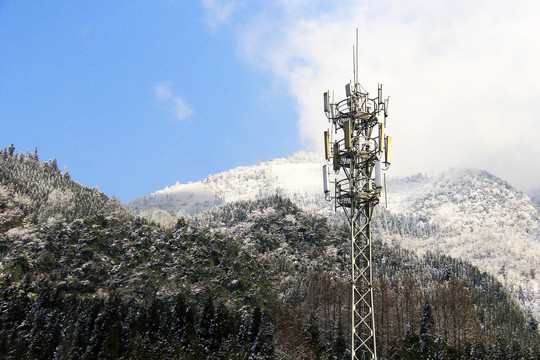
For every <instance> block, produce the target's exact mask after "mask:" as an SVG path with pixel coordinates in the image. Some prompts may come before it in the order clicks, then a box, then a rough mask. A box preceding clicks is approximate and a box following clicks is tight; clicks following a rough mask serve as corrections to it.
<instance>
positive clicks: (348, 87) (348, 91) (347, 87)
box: [345, 83, 351, 97]
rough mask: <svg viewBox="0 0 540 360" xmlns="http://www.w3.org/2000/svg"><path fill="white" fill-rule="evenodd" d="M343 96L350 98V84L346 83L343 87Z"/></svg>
mask: <svg viewBox="0 0 540 360" xmlns="http://www.w3.org/2000/svg"><path fill="white" fill-rule="evenodd" d="M345 96H347V97H350V96H351V83H348V84H347V85H345Z"/></svg>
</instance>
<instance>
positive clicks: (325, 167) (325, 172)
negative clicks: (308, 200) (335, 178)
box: [322, 165, 330, 194]
mask: <svg viewBox="0 0 540 360" xmlns="http://www.w3.org/2000/svg"><path fill="white" fill-rule="evenodd" d="M322 172H323V186H324V193H325V194H327V193H329V192H330V189H329V187H330V186H329V184H328V165H323V167H322Z"/></svg>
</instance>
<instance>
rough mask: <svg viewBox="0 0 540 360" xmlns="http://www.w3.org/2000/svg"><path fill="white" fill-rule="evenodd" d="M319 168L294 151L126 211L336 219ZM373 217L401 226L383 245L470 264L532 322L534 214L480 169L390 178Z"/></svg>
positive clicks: (539, 268)
mask: <svg viewBox="0 0 540 360" xmlns="http://www.w3.org/2000/svg"><path fill="white" fill-rule="evenodd" d="M322 164H324V159H323V158H322V157H321V156H319V155H317V154H314V153H311V152H299V153H296V154H293V155H291V156H289V157H286V158H281V159H271V160H269V161H268V162H263V163H261V162H259V163H257V164H256V165H253V166H244V167H238V168H235V169H231V170H228V171H225V172H222V173H219V174H216V175H212V176H209V177H208V178H206V179H204V180H201V181H199V182H196V183H190V184H177V185H174V186H171V187H167V188H165V189H163V190H159V191H157V192H155V193H153V194H151V195H148V196H146V197H142V198H138V199H134V200H132V201H130V202H128V203H127V207H128V208H130V209H131V210H134V211H136V212H142V211H143V210H144V209H145V208H151V207H155V208H157V209H160V210H165V211H168V212H170V213H173V214H176V213H178V212H179V213H180V214H181V215H183V216H186V215H187V216H195V217H196V216H198V214H203V213H204V212H205V211H210V210H211V209H212V208H215V207H219V206H224V205H225V204H228V203H234V202H236V201H244V200H247V199H250V200H255V199H260V198H264V197H267V196H271V195H275V194H278V195H282V196H286V197H288V198H290V199H291V200H292V201H293V202H294V203H296V204H298V205H299V206H300V207H301V208H303V209H306V210H308V211H312V212H315V213H318V214H321V215H324V216H327V217H330V218H333V219H342V218H340V216H341V213H340V212H339V211H338V213H337V214H336V213H335V212H334V209H333V203H332V202H326V201H325V200H324V196H323V191H322V174H321V173H322V170H321V165H322ZM244 188H245V189H246V191H244V192H242V189H244ZM201 194H202V195H201ZM195 199H199V200H195ZM201 199H202V200H203V201H201ZM178 200H180V201H178ZM193 201H195V202H196V203H193ZM147 211H148V210H147ZM149 213H150V214H152V211H149ZM381 216H382V217H383V218H386V220H384V219H382V220H377V219H375V223H376V224H377V223H378V224H379V225H380V226H381V227H384V226H382V223H381V222H382V221H388V218H392V220H391V221H396V222H398V223H399V222H400V223H401V225H400V226H401V227H402V228H399V226H398V227H393V228H392V227H389V228H386V230H383V232H384V239H385V241H387V242H388V243H397V244H400V245H401V246H402V247H404V248H406V249H409V250H411V251H414V252H416V253H417V254H419V255H422V254H425V253H426V252H433V253H439V254H446V255H450V256H452V257H454V258H459V259H464V260H467V261H470V262H471V263H473V264H475V265H477V266H479V267H480V268H481V269H483V270H485V271H487V272H488V273H490V274H492V275H494V276H496V277H497V278H498V279H499V280H500V281H502V282H503V283H505V284H506V285H507V287H508V288H509V289H510V290H511V291H512V294H513V295H514V297H515V298H516V299H518V300H519V301H520V302H521V304H522V305H523V306H524V307H525V308H526V309H528V311H531V312H532V313H533V314H534V316H535V317H536V318H537V319H540V282H539V281H538V279H537V273H538V272H540V213H539V207H538V206H537V205H536V204H534V203H533V202H532V201H531V199H530V198H529V197H528V196H527V195H525V194H524V193H523V192H521V191H518V190H517V189H515V188H514V187H513V186H511V185H510V184H509V183H508V182H506V181H504V180H502V179H500V178H498V177H496V176H494V175H492V174H490V173H488V172H486V171H483V170H477V169H456V168H451V169H449V170H447V171H444V172H442V173H439V174H437V175H432V176H424V175H421V174H418V175H415V176H409V177H402V178H391V179H390V180H389V181H388V208H387V209H386V208H384V207H383V206H382V204H381V205H379V206H378V207H377V211H376V218H377V217H381ZM376 226H377V225H376ZM403 227H407V228H408V229H409V230H408V231H404V229H403Z"/></svg>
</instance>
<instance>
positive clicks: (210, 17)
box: [202, 0, 236, 30]
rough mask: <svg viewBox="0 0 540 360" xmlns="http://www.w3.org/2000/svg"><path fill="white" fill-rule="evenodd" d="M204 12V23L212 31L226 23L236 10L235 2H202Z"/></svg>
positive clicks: (205, 0)
mask: <svg viewBox="0 0 540 360" xmlns="http://www.w3.org/2000/svg"><path fill="white" fill-rule="evenodd" d="M202 4H203V6H204V8H205V10H206V23H207V24H208V26H210V28H211V29H212V30H215V29H216V28H217V27H218V26H219V25H221V24H223V23H225V22H227V21H228V20H229V18H230V16H231V14H232V13H233V11H234V9H235V8H236V1H233V0H229V1H224V0H202Z"/></svg>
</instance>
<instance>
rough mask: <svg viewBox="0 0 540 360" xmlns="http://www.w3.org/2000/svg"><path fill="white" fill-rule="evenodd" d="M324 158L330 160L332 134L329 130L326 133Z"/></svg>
mask: <svg viewBox="0 0 540 360" xmlns="http://www.w3.org/2000/svg"><path fill="white" fill-rule="evenodd" d="M324 158H325V159H326V160H329V159H330V134H329V132H328V130H326V131H325V132H324Z"/></svg>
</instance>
